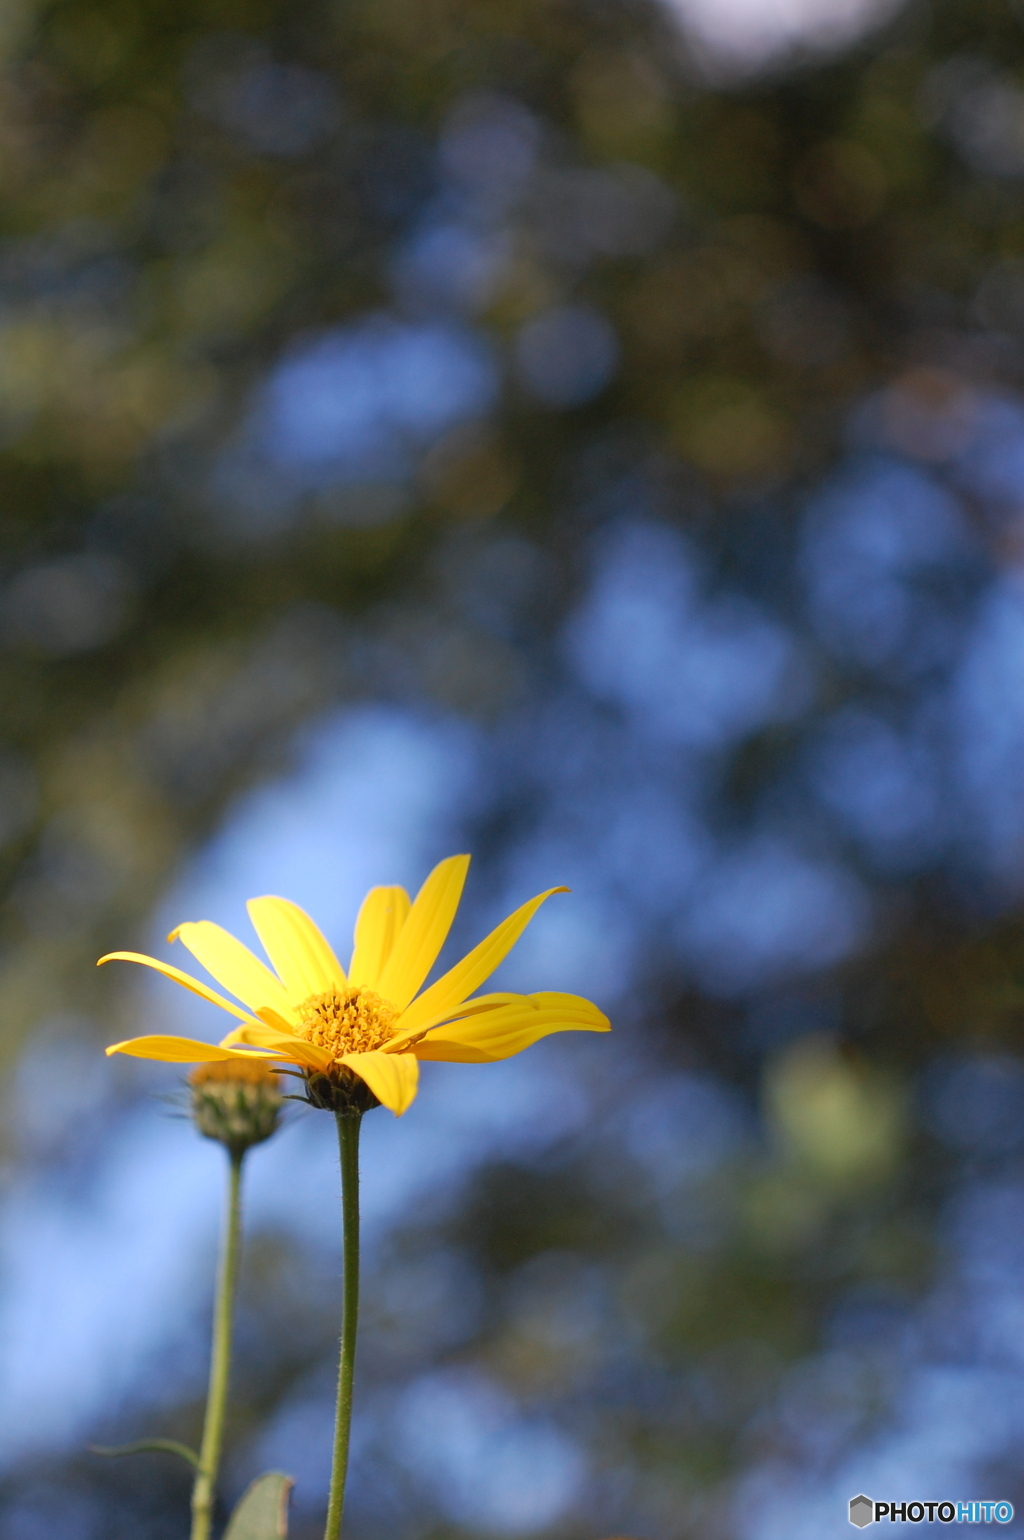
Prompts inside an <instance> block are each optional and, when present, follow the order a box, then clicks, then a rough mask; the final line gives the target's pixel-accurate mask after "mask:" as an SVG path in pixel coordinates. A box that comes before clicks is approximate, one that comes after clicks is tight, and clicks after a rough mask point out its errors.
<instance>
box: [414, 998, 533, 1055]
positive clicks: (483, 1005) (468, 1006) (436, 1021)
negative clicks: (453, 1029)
mask: <svg viewBox="0 0 1024 1540" xmlns="http://www.w3.org/2000/svg"><path fill="white" fill-rule="evenodd" d="M523 999H525V996H524V995H514V994H493V995H474V996H473V999H472V1000H464V1001H463V1002H462V1004H461V1005H460V1006H459V1007H458V1008H457V1009H456V1010H454V1011H442V1013H441V1014H440V1015H439V1016H435V1017H434V1018H433V1019H432V1020H431V1021H428V1022H425V1023H424V1024H423V1026H421V1027H413V1028H411V1029H410V1030H409V1031H402V1032H396V1033H395V1035H394V1037H392V1038H389V1039H388V1041H387V1042H386V1043H385V1045H384V1052H385V1053H404V1051H405V1049H406V1048H407V1047H408V1048H410V1049H411V1048H412V1047H413V1046H414V1045H415V1044H416V1043H418V1042H419V1041H420V1040H421V1039H422V1038H425V1037H426V1036H427V1034H428V1032H430V1031H431V1029H432V1028H433V1027H439V1026H441V1025H443V1023H444V1022H447V1021H451V1020H452V1018H453V1017H454V1018H455V1019H456V1020H457V1021H462V1020H463V1019H464V1018H465V1017H467V1016H474V1015H476V1014H477V1013H478V1012H480V1011H494V1010H497V1008H498V1007H499V1006H500V1005H518V1003H519V1002H520V1000H523ZM406 1014H408V1013H404V1014H403V1016H402V1020H403V1021H404V1020H405V1016H406Z"/></svg>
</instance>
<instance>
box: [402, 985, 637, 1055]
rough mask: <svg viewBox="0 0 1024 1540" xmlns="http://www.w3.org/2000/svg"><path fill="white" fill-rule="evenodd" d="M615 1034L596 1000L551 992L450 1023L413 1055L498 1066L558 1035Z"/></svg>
mask: <svg viewBox="0 0 1024 1540" xmlns="http://www.w3.org/2000/svg"><path fill="white" fill-rule="evenodd" d="M469 1003H470V1004H471V1005H472V1004H474V1002H473V1001H470V1002H469ZM610 1031H611V1022H610V1021H609V1020H608V1018H607V1016H605V1014H604V1012H603V1011H599V1010H598V1008H597V1006H596V1005H594V1004H593V1003H592V1002H591V1001H590V1000H585V999H584V998H583V997H582V995H566V994H559V993H557V992H555V991H550V990H549V991H544V992H542V993H540V994H535V995H520V996H518V998H516V999H514V1000H513V1001H512V1002H510V1003H506V1004H503V1005H497V1006H494V1007H493V1008H492V1009H488V1010H483V1011H476V1012H474V1013H473V1014H472V1015H466V1016H461V1017H460V1018H459V1019H458V1020H457V1021H449V1022H446V1023H445V1024H444V1025H443V1026H439V1027H437V1028H435V1029H434V1030H433V1031H431V1032H428V1033H427V1034H426V1036H425V1037H424V1038H422V1040H421V1041H420V1042H417V1043H414V1044H412V1045H411V1047H410V1052H412V1053H414V1054H415V1055H416V1057H417V1059H447V1060H449V1061H455V1062H457V1063H460V1064H492V1063H494V1062H495V1060H497V1059H508V1058H511V1057H512V1055H513V1054H516V1053H521V1052H522V1050H523V1049H524V1048H529V1046H530V1044H531V1043H535V1042H537V1040H538V1038H542V1037H547V1036H548V1035H549V1034H550V1033H552V1032H610Z"/></svg>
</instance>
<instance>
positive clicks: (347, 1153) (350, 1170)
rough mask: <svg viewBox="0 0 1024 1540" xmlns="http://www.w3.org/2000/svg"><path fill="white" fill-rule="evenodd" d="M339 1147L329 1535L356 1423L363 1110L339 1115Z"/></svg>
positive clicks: (337, 1522)
mask: <svg viewBox="0 0 1024 1540" xmlns="http://www.w3.org/2000/svg"><path fill="white" fill-rule="evenodd" d="M337 1123H338V1153H339V1156H340V1158H341V1213H342V1238H343V1241H344V1246H345V1257H344V1263H343V1271H342V1303H341V1349H340V1353H339V1356H338V1401H337V1407H336V1410H335V1419H334V1458H333V1460H332V1462H331V1495H330V1498H329V1499H328V1503H327V1525H326V1528H325V1529H324V1540H338V1537H339V1535H340V1534H341V1518H342V1514H343V1512H344V1508H345V1477H346V1475H347V1473H348V1445H349V1432H350V1429H351V1426H352V1378H353V1375H354V1373H355V1363H356V1327H357V1325H358V1321H359V1127H360V1124H361V1123H362V1115H361V1114H360V1113H356V1114H355V1115H352V1114H342V1113H339V1114H338V1115H337Z"/></svg>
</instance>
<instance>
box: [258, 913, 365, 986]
mask: <svg viewBox="0 0 1024 1540" xmlns="http://www.w3.org/2000/svg"><path fill="white" fill-rule="evenodd" d="M245 907H246V909H248V911H249V918H250V920H251V921H252V923H253V927H254V928H255V931H256V934H257V936H259V938H260V941H261V942H262V943H263V949H264V951H265V952H266V954H267V956H268V957H269V958H270V961H271V962H272V963H273V965H274V968H275V969H276V971H277V974H278V977H279V978H280V980H281V982H282V984H283V985H284V987H285V989H286V990H287V991H288V993H289V995H290V996H291V998H292V1002H293V1003H294V1004H296V1005H299V1004H301V1003H302V1001H303V1000H308V999H309V997H310V995H322V994H326V992H327V990H329V989H339V990H340V989H344V988H345V970H344V968H343V967H342V966H341V963H340V962H339V961H338V959H337V958H336V957H335V955H334V952H333V951H332V950H331V947H330V944H329V942H328V941H327V939H326V938H325V937H324V936H323V934H322V933H321V931H320V929H319V927H318V926H316V925H315V924H314V923H313V921H312V920H311V919H310V917H309V915H308V914H307V913H306V911H305V910H304V909H300V908H299V906H298V904H293V903H291V902H290V901H289V900H288V899H287V898H271V897H268V898H250V900H249V902H248V903H247V904H246V906H245Z"/></svg>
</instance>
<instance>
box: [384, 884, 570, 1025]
mask: <svg viewBox="0 0 1024 1540" xmlns="http://www.w3.org/2000/svg"><path fill="white" fill-rule="evenodd" d="M568 891H569V889H568V888H548V890H547V892H546V893H538V894H537V897H536V898H531V899H530V900H529V902H528V903H525V904H521V905H520V907H519V908H518V909H517V910H516V911H515V913H514V914H510V915H509V917H508V919H507V920H502V922H501V924H500V925H498V926H497V927H496V928H495V929H494V930H492V931H491V933H490V935H489V936H485V938H484V939H483V941H481V942H480V944H479V946H475V947H474V948H473V950H472V951H471V952H469V953H467V955H466V956H465V957H464V958H463V959H462V961H461V962H460V963H456V964H455V967H454V968H449V970H448V972H447V973H446V974H445V975H444V976H443V978H439V979H438V980H437V983H436V984H431V986H430V988H429V989H426V990H424V992H423V994H421V995H419V996H418V997H417V999H415V1000H414V1001H413V1002H412V1004H411V1005H410V1006H409V1008H408V1009H407V1010H405V1011H403V1012H402V1020H401V1022H400V1026H401V1028H402V1031H403V1032H404V1031H407V1030H408V1031H415V1030H416V1028H417V1027H423V1026H425V1025H426V1024H427V1023H428V1022H431V1021H443V1020H444V1018H445V1017H446V1016H448V1015H452V1014H454V1011H455V1009H456V1007H457V1006H460V1005H461V1004H462V1002H463V1001H464V1000H465V998H466V996H467V995H471V994H472V993H473V991H474V989H479V988H480V985H481V984H482V983H483V981H484V979H486V978H490V976H491V974H492V973H493V972H494V970H495V968H496V967H497V966H498V964H499V963H500V962H501V961H502V959H503V958H504V957H507V956H508V954H509V952H510V951H511V950H512V948H513V947H514V946H515V944H516V942H517V941H518V940H519V937H520V936H521V935H522V934H523V931H524V930H525V929H526V927H527V925H529V923H530V921H531V920H532V919H533V917H534V915H535V914H536V913H537V910H538V909H539V908H540V906H541V904H542V903H543V902H544V900H545V899H547V898H550V897H551V895H552V893H568Z"/></svg>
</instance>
